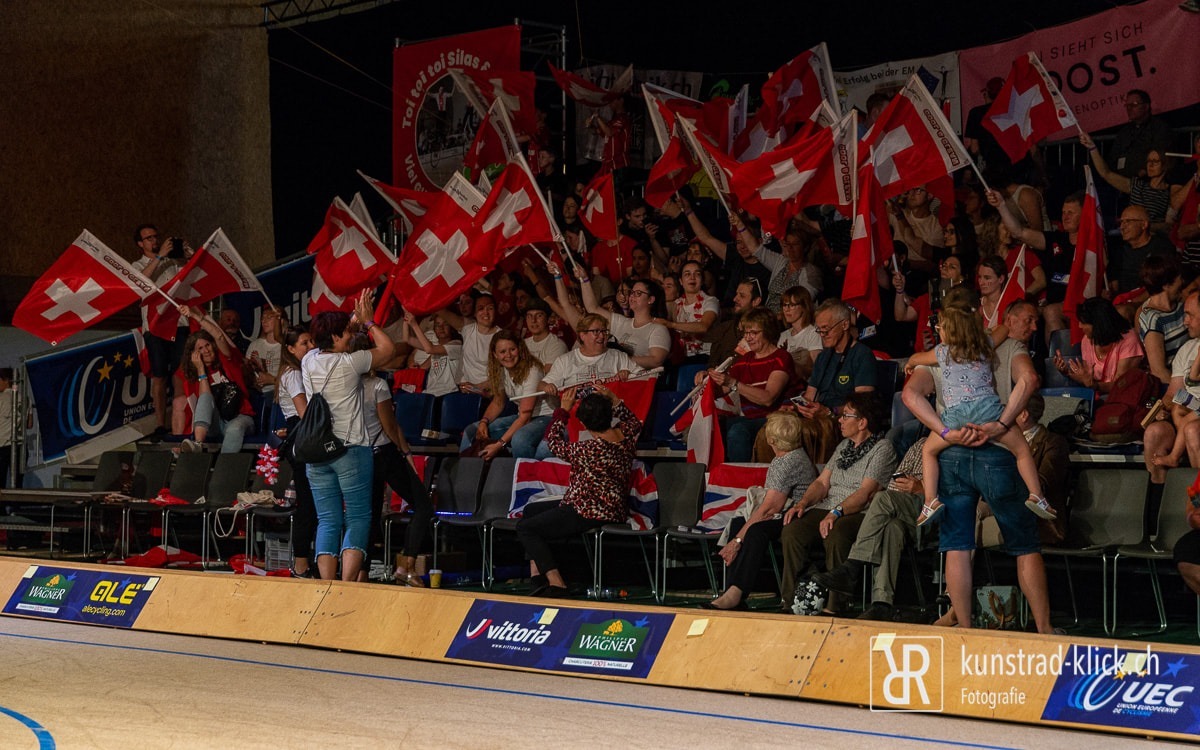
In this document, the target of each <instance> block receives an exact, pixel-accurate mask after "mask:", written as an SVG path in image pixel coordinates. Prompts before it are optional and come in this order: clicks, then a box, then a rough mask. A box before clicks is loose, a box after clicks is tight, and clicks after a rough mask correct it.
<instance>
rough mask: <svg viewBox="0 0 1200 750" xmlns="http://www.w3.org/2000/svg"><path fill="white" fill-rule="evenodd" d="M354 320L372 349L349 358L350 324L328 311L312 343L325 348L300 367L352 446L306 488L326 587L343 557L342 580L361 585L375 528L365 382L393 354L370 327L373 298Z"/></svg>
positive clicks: (314, 470)
mask: <svg viewBox="0 0 1200 750" xmlns="http://www.w3.org/2000/svg"><path fill="white" fill-rule="evenodd" d="M354 315H355V318H357V320H359V321H365V323H364V325H365V327H366V329H367V335H369V336H370V337H371V340H372V341H374V342H375V348H374V349H372V350H371V351H363V352H354V353H351V352H350V341H351V339H352V338H353V331H352V330H351V328H350V324H351V321H352V319H351V317H350V316H349V315H347V314H346V313H344V312H323V313H320V314H318V315H317V317H316V318H315V319H314V320H313V322H312V337H313V341H314V342H315V343H316V345H317V347H319V348H317V349H314V350H312V351H310V352H309V353H308V354H306V355H304V359H303V360H301V362H300V369H301V371H302V373H303V377H304V393H305V395H306V396H308V398H309V400H310V401H311V400H312V397H313V394H316V393H320V394H322V395H323V396H324V398H325V401H326V403H328V404H329V412H330V416H331V421H332V426H333V433H334V434H335V435H337V436H338V437H339V438H341V439H342V441H343V442H344V443H345V444H346V452H345V453H343V454H342V455H341V456H338V457H337V458H335V459H333V460H332V461H324V462H322V463H317V464H308V481H309V483H310V484H311V485H312V490H313V500H314V502H315V504H316V506H317V569H318V570H319V571H320V572H321V578H323V579H325V580H333V579H334V578H336V577H337V573H338V560H339V558H340V560H341V563H342V580H343V581H354V580H357V578H358V571H359V570H360V569H361V568H362V563H363V559H364V557H365V553H366V547H367V540H368V535H369V532H370V525H371V477H372V463H373V457H372V453H371V443H370V439H369V437H368V435H367V430H366V425H365V423H364V421H363V391H362V376H363V375H365V374H366V373H367V372H369V371H370V370H373V369H374V368H376V367H379V366H380V365H382V364H383V363H384V362H387V361H388V360H389V359H391V357H392V355H393V353H394V352H395V345H394V344H393V343H392V339H391V337H389V336H388V334H387V331H384V330H383V329H382V328H380V327H379V326H377V325H375V323H374V322H373V320H372V318H373V315H374V310H373V309H372V305H371V297H370V293H369V292H363V294H362V295H361V296H360V297H359V298H358V300H357V301H356V302H355V305H354Z"/></svg>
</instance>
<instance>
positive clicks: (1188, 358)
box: [1171, 339, 1200, 398]
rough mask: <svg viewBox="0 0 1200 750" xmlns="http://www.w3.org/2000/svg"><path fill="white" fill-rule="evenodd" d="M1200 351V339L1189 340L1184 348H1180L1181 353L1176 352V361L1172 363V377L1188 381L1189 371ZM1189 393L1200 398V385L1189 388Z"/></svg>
mask: <svg viewBox="0 0 1200 750" xmlns="http://www.w3.org/2000/svg"><path fill="white" fill-rule="evenodd" d="M1198 351H1200V339H1188V340H1187V341H1185V342H1184V344H1183V346H1181V347H1179V351H1177V352H1175V359H1174V360H1172V361H1171V377H1172V378H1181V379H1185V380H1186V379H1187V376H1188V371H1189V370H1191V369H1192V362H1194V361H1195V360H1196V353H1197V352H1198ZM1183 387H1184V388H1187V392H1188V393H1190V394H1192V396H1194V397H1196V398H1200V385H1193V386H1190V387H1189V386H1187V385H1184V386H1183Z"/></svg>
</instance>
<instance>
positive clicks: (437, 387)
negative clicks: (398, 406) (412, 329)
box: [413, 331, 463, 396]
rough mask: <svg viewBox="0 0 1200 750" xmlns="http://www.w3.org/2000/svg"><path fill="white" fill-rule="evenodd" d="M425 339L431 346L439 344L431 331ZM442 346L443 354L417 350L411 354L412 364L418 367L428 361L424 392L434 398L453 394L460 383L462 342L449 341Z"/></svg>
mask: <svg viewBox="0 0 1200 750" xmlns="http://www.w3.org/2000/svg"><path fill="white" fill-rule="evenodd" d="M425 338H427V339H429V342H430V343H431V344H440V343H441V342H440V341H438V337H437V335H436V334H434V332H433V331H429V332H428V333H426V334H425ZM442 346H444V347H446V353H445V354H428V353H426V352H425V350H423V349H418V350H417V351H416V352H415V353H414V354H413V362H415V363H416V364H417V365H418V366H420V365H423V364H425V362H426V360H428V361H429V371H428V372H427V373H426V374H425V392H426V393H431V394H433V395H434V396H445V395H446V394H447V393H453V392H454V391H457V390H458V384H459V383H461V382H462V379H461V375H462V358H463V346H462V342H460V341H457V340H454V339H451V340H450V341H448V342H446V343H445V344H442Z"/></svg>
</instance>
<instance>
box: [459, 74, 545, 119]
mask: <svg viewBox="0 0 1200 750" xmlns="http://www.w3.org/2000/svg"><path fill="white" fill-rule="evenodd" d="M450 76H451V77H452V78H453V79H454V84H455V85H456V86H458V88H459V89H460V90H461V91H463V93H465V94H466V97H467V101H469V102H470V103H471V106H473V107H474V108H475V111H476V112H478V113H479V114H480V115H481V116H482V115H486V114H487V111H488V109H489V108H491V106H492V102H494V101H496V100H497V99H503V100H504V106H505V108H506V109H507V110H508V114H509V116H510V117H511V118H512V121H513V125H514V126H516V129H517V131H518V132H522V133H527V134H531V133H533V132H534V131H536V130H537V118H536V116H535V115H534V111H533V109H534V104H533V92H534V89H535V88H536V86H537V81H536V80H535V79H534V76H533V73H531V72H528V71H520V70H474V69H471V68H451V69H450Z"/></svg>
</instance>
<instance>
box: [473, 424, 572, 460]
mask: <svg viewBox="0 0 1200 750" xmlns="http://www.w3.org/2000/svg"><path fill="white" fill-rule="evenodd" d="M551 419H553V417H549V416H546V417H534V418H533V419H531V420H529V422H528V423H527V424H526V425H525V426H524V427H522V428H521V429H519V430H517V432H516V434H515V435H513V439H512V444H511V445H510V446H509V450H511V451H512V454H513V457H514V458H535V457H536V458H546V457H547V456H549V455H550V450H549V448H547V449H546V456H539V455H537V453H538V445H539V444H540V443H541V442H542V435H544V434H545V433H546V426H547V425H549V424H550V420H551ZM516 421H517V416H516V415H515V414H513V415H510V416H507V417H500V418H499V419H497V420H496V421H494V422H492V423H491V424H489V425H488V437H490V438H491V439H492V440H499V439H500V438H501V437H503V436H504V433H505V432H507V431H508V428H509V427H511V426H512V423H513V422H516ZM478 429H479V423H478V422H472V423H471V424H469V425H467V428H466V429H465V430H463V434H462V442H461V443H460V444H459V450H463V451H465V450H466V449H467V448H470V447H471V443H473V442H475V432H476V431H477V430H478Z"/></svg>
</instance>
